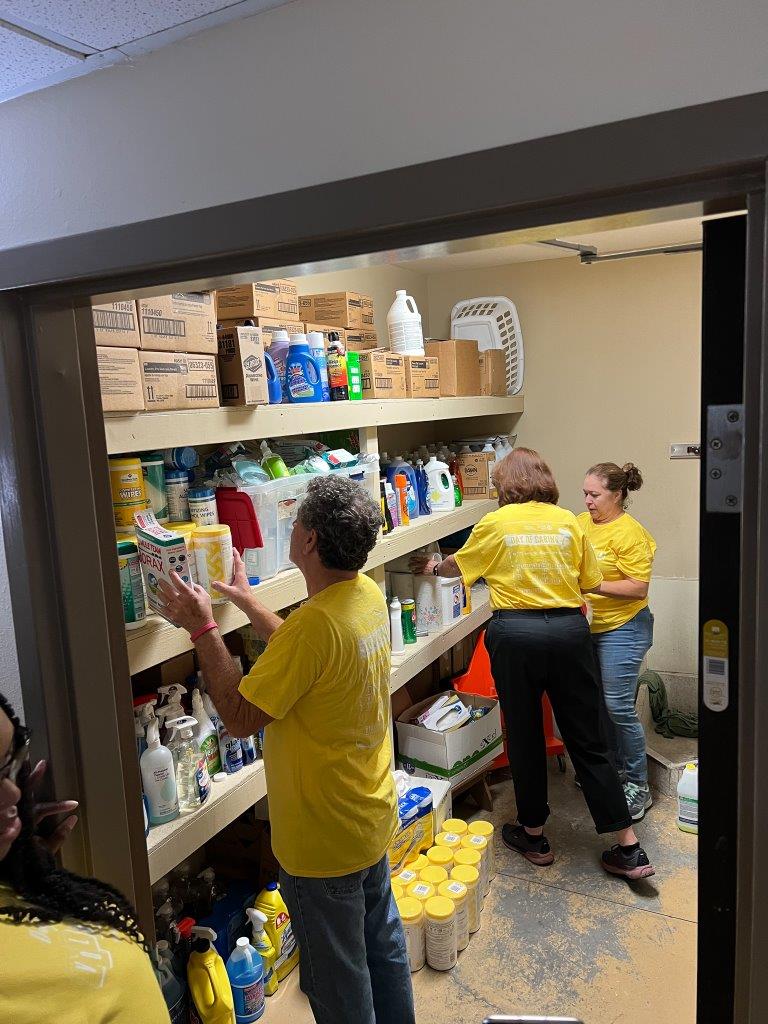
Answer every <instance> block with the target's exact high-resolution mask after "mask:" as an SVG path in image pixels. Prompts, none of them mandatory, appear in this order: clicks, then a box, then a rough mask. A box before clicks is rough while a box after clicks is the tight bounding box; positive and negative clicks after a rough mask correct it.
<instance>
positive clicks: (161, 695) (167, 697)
mask: <svg viewBox="0 0 768 1024" xmlns="http://www.w3.org/2000/svg"><path fill="white" fill-rule="evenodd" d="M186 692H187V688H186V686H182V685H181V683H171V684H170V685H169V686H158V688H157V696H158V699H159V700H160V704H159V706H158V708H157V711H156V714H157V717H158V718H159V719H160V720H161V721H162V723H163V726H164V727H165V728H166V729H167V728H168V722H169V721H171V719H174V718H183V716H184V714H185V712H184V707H183V705H182V703H181V698H182V697H183V696H184V695H185V694H186ZM165 742H166V743H168V733H166V734H165Z"/></svg>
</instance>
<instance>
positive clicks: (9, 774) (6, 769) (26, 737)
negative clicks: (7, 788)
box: [0, 726, 32, 782]
mask: <svg viewBox="0 0 768 1024" xmlns="http://www.w3.org/2000/svg"><path fill="white" fill-rule="evenodd" d="M31 738H32V734H31V733H30V731H29V729H25V728H24V726H21V727H20V728H19V730H18V738H17V740H16V743H15V744H14V746H15V749H14V750H13V751H12V753H10V754H9V755H8V757H7V758H6V759H5V761H4V762H3V763H2V764H0V782H3V781H4V780H5V779H8V780H9V781H10V782H15V781H16V778H17V776H18V774H19V772H20V771H21V766H22V765H23V764H24V762H25V761H26V760H27V758H28V757H29V742H30V739H31Z"/></svg>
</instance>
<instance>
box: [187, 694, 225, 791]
mask: <svg viewBox="0 0 768 1024" xmlns="http://www.w3.org/2000/svg"><path fill="white" fill-rule="evenodd" d="M192 714H193V715H194V716H195V718H196V719H197V729H196V730H195V740H196V741H197V745H198V746H199V747H200V752H201V753H202V754H203V756H204V757H205V762H206V764H207V766H208V774H209V775H210V777H211V778H213V776H214V775H215V774H216V772H220V771H221V756H220V754H219V734H218V731H217V729H216V726H215V725H214V724H213V720H212V719H211V717H210V716H209V714H208V712H207V711H206V710H205V704H204V703H203V695H202V693H201V692H200V690H199V689H198V688H197V687H195V689H194V690H193V691H192Z"/></svg>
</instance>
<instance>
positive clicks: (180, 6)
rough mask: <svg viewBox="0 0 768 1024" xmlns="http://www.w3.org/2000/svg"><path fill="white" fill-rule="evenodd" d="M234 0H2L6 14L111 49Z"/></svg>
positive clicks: (98, 46)
mask: <svg viewBox="0 0 768 1024" xmlns="http://www.w3.org/2000/svg"><path fill="white" fill-rule="evenodd" d="M235 3H236V0H160V2H158V0H3V2H2V14H3V17H5V18H7V19H8V20H10V21H12V20H13V19H14V18H20V19H23V20H24V23H25V24H27V25H28V24H30V23H32V24H33V25H39V26H40V29H41V32H43V33H44V32H45V30H46V29H48V30H49V31H51V32H56V33H58V34H59V35H62V36H66V37H68V38H69V39H73V40H76V41H77V42H80V43H85V44H86V45H87V46H91V47H93V48H94V49H96V50H107V49H109V48H110V47H113V46H120V45H121V43H127V42H130V41H132V40H134V39H141V38H143V37H144V36H148V35H152V33H154V32H161V31H162V30H163V29H166V28H172V27H173V26H175V25H180V24H182V23H183V22H186V21H191V20H193V19H195V18H200V17H203V15H206V14H212V13H213V12H215V11H221V10H223V9H225V8H227V7H233V6H235Z"/></svg>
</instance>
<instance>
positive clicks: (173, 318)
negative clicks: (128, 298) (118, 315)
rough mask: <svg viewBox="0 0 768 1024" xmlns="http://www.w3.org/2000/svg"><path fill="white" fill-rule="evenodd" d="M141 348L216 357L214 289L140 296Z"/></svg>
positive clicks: (151, 350)
mask: <svg viewBox="0 0 768 1024" xmlns="http://www.w3.org/2000/svg"><path fill="white" fill-rule="evenodd" d="M138 307H139V330H140V331H141V347H142V348H146V349H149V351H150V352H207V353H208V354H209V355H212V356H215V355H216V353H217V352H218V348H217V345H216V315H215V313H214V308H213V292H176V293H174V294H173V295H157V296H154V297H153V298H151V299H139V302H138Z"/></svg>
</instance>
